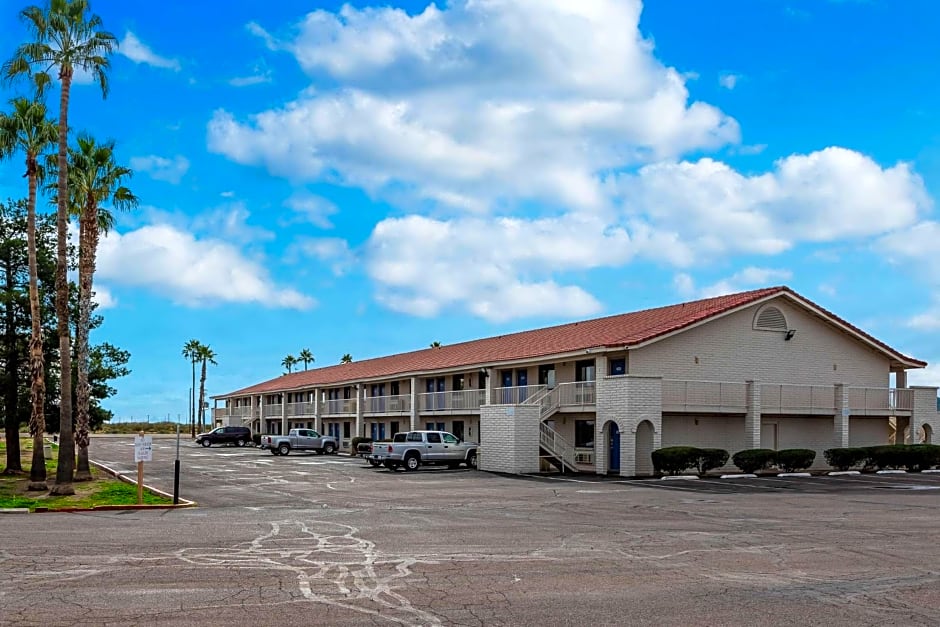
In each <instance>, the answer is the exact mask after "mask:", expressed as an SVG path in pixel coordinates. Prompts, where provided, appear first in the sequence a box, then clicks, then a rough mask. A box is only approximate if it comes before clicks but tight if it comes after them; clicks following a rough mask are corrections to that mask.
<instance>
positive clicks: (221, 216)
mask: <svg viewBox="0 0 940 627" xmlns="http://www.w3.org/2000/svg"><path fill="white" fill-rule="evenodd" d="M250 217H251V213H250V212H249V211H248V207H247V206H246V205H245V203H244V202H241V201H239V202H233V203H230V204H227V205H224V206H222V207H217V208H215V209H213V210H211V211H208V212H206V213H202V214H200V215H198V216H196V217H195V218H194V219H193V221H192V228H193V229H194V230H196V231H202V232H206V233H209V234H211V235H212V236H214V237H221V238H223V239H225V240H226V241H229V242H236V243H249V242H258V241H267V240H272V239H274V233H273V232H271V231H269V230H267V229H265V228H262V227H259V226H251V225H249V224H248V218H250Z"/></svg>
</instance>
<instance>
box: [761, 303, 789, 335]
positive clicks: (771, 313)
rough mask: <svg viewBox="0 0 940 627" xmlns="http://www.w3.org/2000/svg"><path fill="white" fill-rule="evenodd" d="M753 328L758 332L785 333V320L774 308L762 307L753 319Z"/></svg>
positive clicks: (781, 313) (786, 327) (780, 312)
mask: <svg viewBox="0 0 940 627" xmlns="http://www.w3.org/2000/svg"><path fill="white" fill-rule="evenodd" d="M754 328H755V329H758V330H760V331H781V332H782V331H786V330H787V329H788V328H789V327H788V326H787V319H786V317H784V315H783V312H782V311H780V310H779V309H777V308H776V307H764V308H762V309H761V310H760V311H758V312H757V317H756V318H754Z"/></svg>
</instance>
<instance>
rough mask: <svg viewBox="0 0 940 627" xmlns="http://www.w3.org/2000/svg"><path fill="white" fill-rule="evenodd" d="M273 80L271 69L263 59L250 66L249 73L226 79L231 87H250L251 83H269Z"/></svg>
mask: <svg viewBox="0 0 940 627" xmlns="http://www.w3.org/2000/svg"><path fill="white" fill-rule="evenodd" d="M272 80H273V78H272V74H271V70H270V69H269V68H268V66H267V64H265V62H264V60H263V59H262V60H261V61H258V62H257V63H255V65H254V66H253V67H252V68H251V73H250V74H248V75H246V76H236V77H235V78H231V79H229V81H228V84H229V85H231V86H232V87H250V86H252V85H262V84H264V83H270V82H271V81H272Z"/></svg>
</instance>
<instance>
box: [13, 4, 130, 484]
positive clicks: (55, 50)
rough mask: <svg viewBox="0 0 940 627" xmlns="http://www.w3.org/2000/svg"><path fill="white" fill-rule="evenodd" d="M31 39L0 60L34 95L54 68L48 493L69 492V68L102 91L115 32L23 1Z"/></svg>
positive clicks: (79, 7) (91, 18)
mask: <svg viewBox="0 0 940 627" xmlns="http://www.w3.org/2000/svg"><path fill="white" fill-rule="evenodd" d="M20 18H21V19H22V20H23V22H24V23H25V24H26V27H27V29H28V30H29V33H30V39H31V41H28V42H26V43H24V44H21V45H20V46H19V47H18V48H17V49H16V52H15V53H14V55H13V58H12V59H10V60H9V61H7V62H6V63H4V64H3V68H2V72H3V75H4V78H5V79H6V80H8V81H9V80H13V79H15V78H17V77H21V76H25V77H27V78H30V79H32V82H33V83H34V85H35V86H36V89H37V91H38V93H39V94H40V95H42V94H43V93H44V92H45V90H46V89H47V88H48V87H49V86H50V85H51V84H52V76H51V75H50V73H49V72H50V71H51V70H53V69H54V70H56V71H57V72H58V78H59V82H60V83H61V89H60V92H59V168H58V170H59V172H58V211H57V212H56V231H57V238H56V239H57V246H56V272H55V291H56V299H55V309H56V318H57V323H58V324H57V327H58V332H59V379H60V381H59V392H60V395H61V396H60V399H59V433H60V436H61V437H60V438H59V461H58V468H57V470H56V481H55V485H54V486H53V487H52V489H51V490H50V493H51V494H56V495H66V494H75V488H74V487H73V486H72V474H73V472H74V470H75V440H74V437H73V434H72V357H71V342H70V337H69V298H68V297H69V283H68V276H67V273H68V267H67V263H68V250H67V249H68V220H69V216H68V209H69V207H68V205H69V194H68V158H67V156H68V130H69V123H68V112H69V95H70V92H71V88H72V77H73V75H74V73H75V69H76V68H77V69H80V70H82V71H83V72H86V73H88V74H91V75H92V76H94V77H95V79H96V80H97V82H98V85H99V86H100V87H101V93H102V95H103V96H105V97H107V95H108V74H107V70H108V69H109V68H110V67H111V63H110V61H109V60H108V57H109V56H110V54H111V52H112V51H113V50H114V49H115V48H116V47H117V38H115V36H114V35H112V34H111V33H109V32H107V31H104V30H102V22H101V18H100V17H98V16H97V15H95V14H93V13H91V11H90V9H89V6H88V0H49V1H48V3H47V4H46V6H45V7H44V8H42V7H38V6H35V5H34V6H29V7H26V8H25V9H23V10H22V11H21V12H20Z"/></svg>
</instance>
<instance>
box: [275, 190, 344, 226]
mask: <svg viewBox="0 0 940 627" xmlns="http://www.w3.org/2000/svg"><path fill="white" fill-rule="evenodd" d="M284 204H285V205H287V206H288V207H289V208H291V209H293V210H294V213H296V214H297V216H298V217H299V218H300V219H302V220H304V221H305V222H309V223H310V224H313V225H314V226H318V227H320V228H321V229H332V228H333V223H332V222H330V216H331V215H333V214H335V213H336V212H337V211H338V209H337V208H336V205H334V204H333V203H331V202H330V201H329V200H327V199H326V198H323V197H322V196H315V195H313V194H309V193H306V192H299V193H296V194H294V195H293V196H291V197H290V198H288V199H287V200H286V201H285V203H284Z"/></svg>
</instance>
